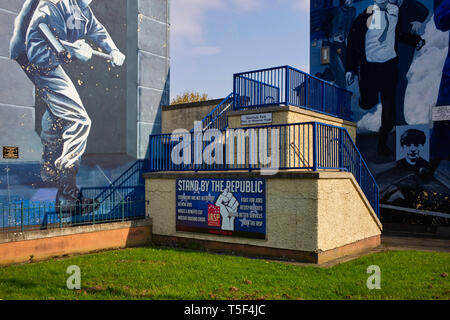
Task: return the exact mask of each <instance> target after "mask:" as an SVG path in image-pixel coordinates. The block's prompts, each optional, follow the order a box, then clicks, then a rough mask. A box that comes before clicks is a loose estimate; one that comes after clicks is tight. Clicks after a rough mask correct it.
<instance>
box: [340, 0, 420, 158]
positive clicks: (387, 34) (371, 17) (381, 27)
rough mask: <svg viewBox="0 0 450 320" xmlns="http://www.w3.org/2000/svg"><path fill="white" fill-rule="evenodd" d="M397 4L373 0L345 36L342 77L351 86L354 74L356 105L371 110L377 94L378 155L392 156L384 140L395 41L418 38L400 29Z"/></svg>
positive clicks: (392, 97)
mask: <svg viewBox="0 0 450 320" xmlns="http://www.w3.org/2000/svg"><path fill="white" fill-rule="evenodd" d="M398 4H399V2H398V1H396V0H390V2H388V1H387V0H375V3H374V5H372V6H370V7H368V8H367V9H366V10H365V11H364V12H363V13H361V14H360V15H359V16H358V17H357V18H356V20H355V21H354V23H353V25H352V28H351V30H350V33H349V36H348V38H347V57H346V68H347V74H346V78H347V83H348V85H351V84H352V83H353V82H354V78H355V76H358V81H359V91H360V100H359V105H360V107H361V108H362V109H364V110H369V109H372V108H373V107H375V106H376V105H377V104H378V103H379V102H380V98H379V95H381V104H382V106H383V110H382V116H381V127H380V130H379V136H378V147H377V153H378V155H381V156H391V155H393V152H392V150H391V149H390V148H389V147H388V146H387V140H388V136H389V133H390V131H391V130H392V129H393V128H394V125H395V115H396V94H397V85H398V53H397V44H398V43H399V42H404V43H407V44H409V45H411V46H413V47H417V46H418V45H419V44H420V37H417V35H413V34H409V33H404V32H403V31H402V29H401V27H400V26H401V25H402V22H401V21H399V20H400V19H401V17H400V16H399V11H400V10H399V6H398Z"/></svg>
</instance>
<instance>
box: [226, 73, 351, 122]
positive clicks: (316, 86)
mask: <svg viewBox="0 0 450 320" xmlns="http://www.w3.org/2000/svg"><path fill="white" fill-rule="evenodd" d="M233 93H234V109H235V110H240V109H250V108H260V107H264V106H267V105H274V104H275V105H279V104H283V105H293V106H297V107H302V108H305V109H309V110H313V111H317V112H321V113H324V114H327V115H331V116H334V117H339V118H342V119H345V120H349V121H350V120H351V96H352V93H351V92H350V91H347V90H345V89H342V88H340V87H338V86H336V85H335V84H333V83H330V82H327V81H324V80H321V79H319V78H316V77H314V76H311V75H309V74H307V73H305V72H303V71H300V70H297V69H295V68H292V67H290V66H282V67H276V68H269V69H261V70H255V71H249V72H243V73H237V74H235V75H234V82H233Z"/></svg>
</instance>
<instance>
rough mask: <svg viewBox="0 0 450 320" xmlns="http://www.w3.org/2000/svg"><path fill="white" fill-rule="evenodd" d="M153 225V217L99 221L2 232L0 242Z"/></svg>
mask: <svg viewBox="0 0 450 320" xmlns="http://www.w3.org/2000/svg"><path fill="white" fill-rule="evenodd" d="M151 225H152V219H151V218H146V219H142V220H132V221H124V222H122V221H120V222H111V223H99V224H94V225H86V226H78V227H68V228H61V229H60V228H55V229H47V230H33V231H25V232H14V233H0V244H2V243H8V242H15V241H26V240H37V239H43V238H53V237H61V236H70V235H75V234H82V233H90V232H99V231H109V230H117V229H126V228H138V227H146V226H151Z"/></svg>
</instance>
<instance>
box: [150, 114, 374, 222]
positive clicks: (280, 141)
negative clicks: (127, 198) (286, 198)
mask: <svg viewBox="0 0 450 320" xmlns="http://www.w3.org/2000/svg"><path fill="white" fill-rule="evenodd" d="M212 142H214V143H212ZM212 146H214V148H213V147H212ZM149 162H150V163H149V171H151V172H158V171H231V170H246V171H252V170H274V169H275V170H287V169H304V170H313V171H317V170H327V169H329V170H341V171H348V172H351V173H352V174H353V175H354V177H355V179H356V181H357V182H358V183H359V185H360V187H361V189H362V191H363V192H364V194H365V195H366V198H367V199H368V201H369V202H370V203H371V205H372V207H373V209H374V211H375V212H376V213H377V214H378V213H379V206H378V203H379V195H378V193H379V190H378V186H377V184H376V182H375V179H374V178H373V176H372V174H371V172H370V170H369V169H368V167H367V165H366V163H365V162H364V159H363V158H362V156H361V154H360V153H359V151H358V149H357V147H356V146H355V144H354V142H353V140H352V138H351V137H350V135H349V133H348V132H347V130H346V129H345V128H341V127H336V126H331V125H327V124H322V123H316V122H308V123H296V124H285V125H270V126H261V127H251V128H250V127H249V128H242V129H227V130H210V131H206V132H190V133H180V134H160V135H152V136H150V160H149Z"/></svg>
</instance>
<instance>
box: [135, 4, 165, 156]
mask: <svg viewBox="0 0 450 320" xmlns="http://www.w3.org/2000/svg"><path fill="white" fill-rule="evenodd" d="M137 10H138V39H137V46H138V54H137V61H138V62H137V70H138V74H137V87H138V90H137V108H136V115H137V121H136V126H137V128H136V131H137V139H136V154H137V157H138V158H140V159H142V158H145V157H148V142H149V135H150V134H156V133H161V108H162V106H163V105H168V104H169V100H170V96H169V91H170V85H169V83H170V48H169V40H170V37H169V32H170V30H169V29H170V23H169V0H138V7H137ZM133 149H134V148H133V146H130V149H129V150H130V151H131V152H133V151H134V150H133Z"/></svg>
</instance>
